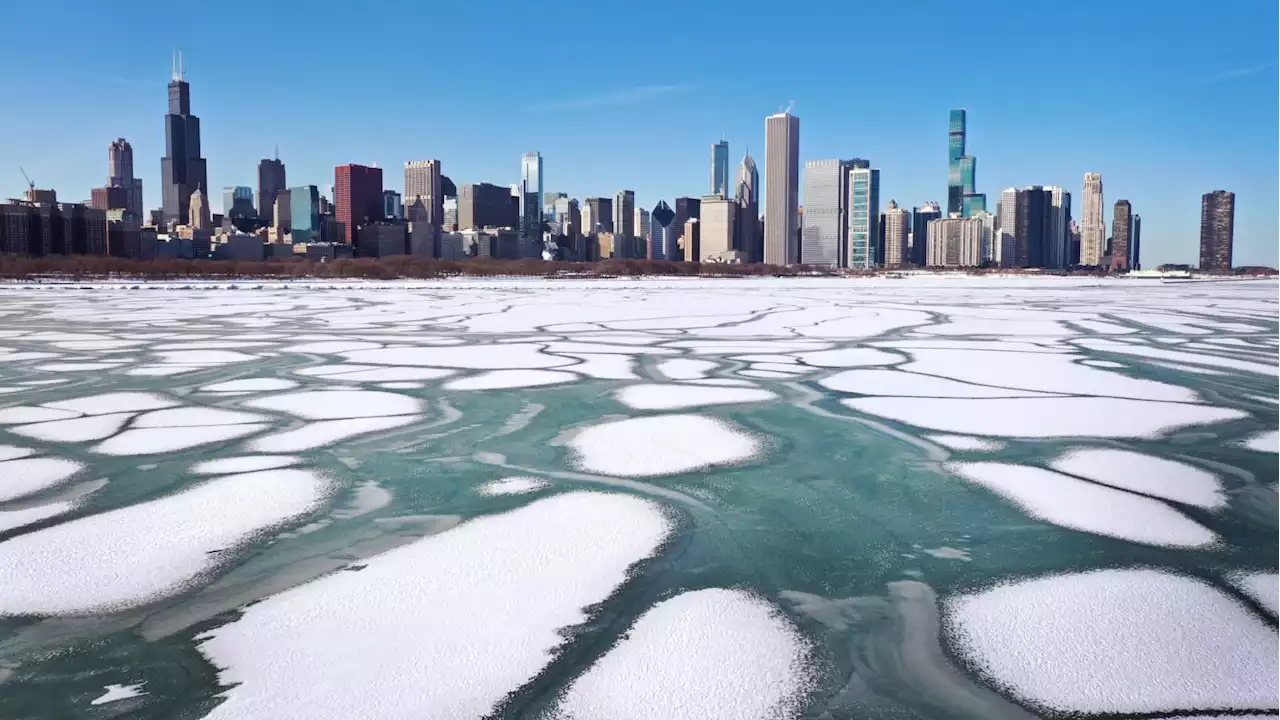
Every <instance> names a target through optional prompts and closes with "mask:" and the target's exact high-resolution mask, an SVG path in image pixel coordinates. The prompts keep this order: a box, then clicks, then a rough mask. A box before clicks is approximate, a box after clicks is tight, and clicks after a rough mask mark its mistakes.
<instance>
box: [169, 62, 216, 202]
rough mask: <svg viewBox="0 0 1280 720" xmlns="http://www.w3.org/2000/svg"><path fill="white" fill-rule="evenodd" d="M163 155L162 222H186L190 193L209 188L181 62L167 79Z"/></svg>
mask: <svg viewBox="0 0 1280 720" xmlns="http://www.w3.org/2000/svg"><path fill="white" fill-rule="evenodd" d="M164 148H165V155H164V157H163V158H162V159H161V160H160V183H161V198H162V206H163V208H164V219H165V222H169V223H178V224H180V225H187V224H190V221H191V215H190V208H191V193H193V192H195V191H196V190H200V191H201V192H202V193H207V192H208V190H209V182H208V175H207V174H206V168H205V161H204V158H203V157H201V156H200V118H198V117H196V116H195V115H192V114H191V85H190V84H188V83H187V81H186V78H185V74H184V70H183V68H182V65H181V61H180V60H179V62H178V63H177V64H175V65H174V68H173V78H172V79H171V80H170V82H169V112H168V113H167V114H166V115H165V116H164Z"/></svg>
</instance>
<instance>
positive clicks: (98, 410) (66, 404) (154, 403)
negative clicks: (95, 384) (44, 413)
mask: <svg viewBox="0 0 1280 720" xmlns="http://www.w3.org/2000/svg"><path fill="white" fill-rule="evenodd" d="M177 404H178V403H177V402H176V401H174V400H171V399H169V398H167V397H165V396H163V395H157V394H155V393H146V392H112V393H103V394H101V395H89V396H86V397H78V398H72V399H70V400H59V401H57V402H48V403H44V407H49V408H54V409H57V410H68V411H70V412H75V413H83V414H85V415H109V414H112V413H124V412H142V411H144V410H160V409H162V408H167V407H173V406H174V405H177Z"/></svg>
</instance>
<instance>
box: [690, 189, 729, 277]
mask: <svg viewBox="0 0 1280 720" xmlns="http://www.w3.org/2000/svg"><path fill="white" fill-rule="evenodd" d="M700 210H701V213H700V215H699V217H698V261H699V262H710V261H713V259H717V258H720V257H723V256H724V255H725V254H727V253H730V252H733V249H734V248H733V235H734V223H736V222H737V214H738V213H737V203H735V202H734V201H733V200H732V199H730V198H727V197H725V196H723V195H720V194H719V193H717V194H714V195H704V196H703V197H702V204H701V208H700Z"/></svg>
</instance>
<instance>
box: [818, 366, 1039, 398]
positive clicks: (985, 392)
mask: <svg viewBox="0 0 1280 720" xmlns="http://www.w3.org/2000/svg"><path fill="white" fill-rule="evenodd" d="M818 384H819V385H821V386H823V387H825V388H828V389H830V390H836V391H838V392H849V393H860V394H862V395H894V396H902V397H950V398H995V397H1045V394H1044V393H1038V392H1032V391H1029V390H1007V389H1005V388H1001V387H991V386H990V385H975V384H972V383H966V382H959V381H956V380H948V379H947V378H940V377H934V376H933V375H920V374H917V373H911V372H902V371H899V370H845V371H843V372H838V373H836V374H834V375H831V376H829V377H825V378H823V379H821V380H819V381H818Z"/></svg>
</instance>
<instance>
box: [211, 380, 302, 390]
mask: <svg viewBox="0 0 1280 720" xmlns="http://www.w3.org/2000/svg"><path fill="white" fill-rule="evenodd" d="M296 387H298V383H296V382H294V381H292V380H285V379H283V378H245V379H243V380H228V381H226V382H220V383H214V384H212V385H205V386H204V387H202V388H200V389H201V390H202V391H204V392H266V391H271V390H292V389H293V388H296Z"/></svg>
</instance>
